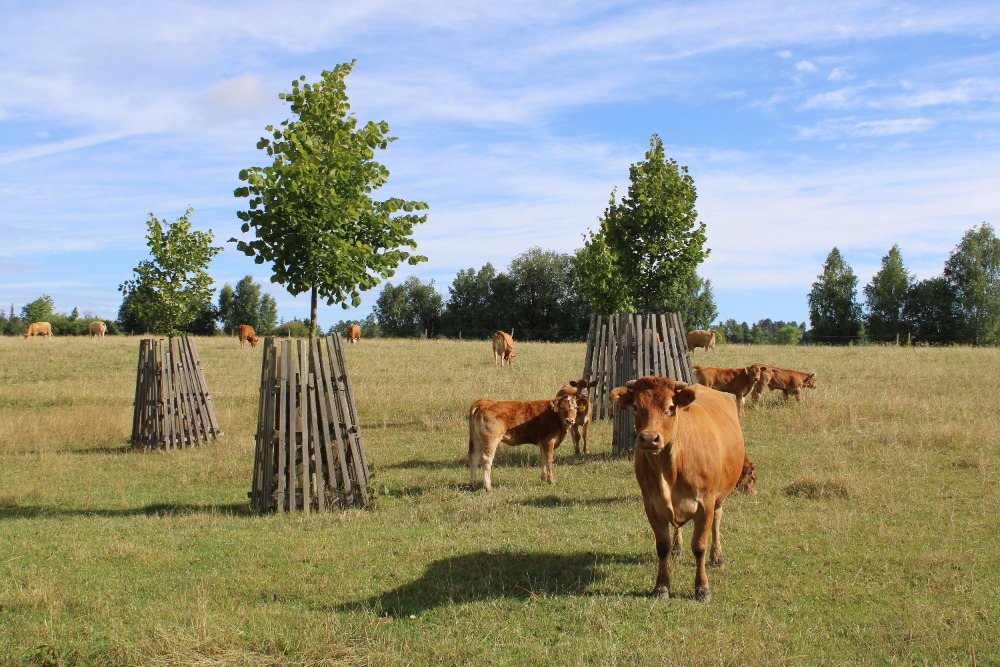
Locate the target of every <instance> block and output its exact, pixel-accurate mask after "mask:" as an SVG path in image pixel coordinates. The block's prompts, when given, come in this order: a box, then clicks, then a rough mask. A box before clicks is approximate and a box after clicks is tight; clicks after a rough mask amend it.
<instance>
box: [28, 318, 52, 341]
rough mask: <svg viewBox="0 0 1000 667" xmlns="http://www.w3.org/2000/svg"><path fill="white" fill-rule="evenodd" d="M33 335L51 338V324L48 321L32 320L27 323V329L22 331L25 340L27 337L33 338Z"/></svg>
mask: <svg viewBox="0 0 1000 667" xmlns="http://www.w3.org/2000/svg"><path fill="white" fill-rule="evenodd" d="M35 336H46V337H48V338H52V325H51V324H49V323H48V322H32V323H31V324H29V325H28V330H27V331H25V332H24V338H25V340H27V339H28V338H29V337H30V338H34V337H35Z"/></svg>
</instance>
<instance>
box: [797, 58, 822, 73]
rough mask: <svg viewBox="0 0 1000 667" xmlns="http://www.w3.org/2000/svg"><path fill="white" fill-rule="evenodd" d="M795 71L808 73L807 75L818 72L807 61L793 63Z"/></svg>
mask: <svg viewBox="0 0 1000 667" xmlns="http://www.w3.org/2000/svg"><path fill="white" fill-rule="evenodd" d="M795 70H796V71H798V72H809V73H812V72H816V71H818V70H817V68H816V66H815V65H813V64H812V63H811V62H809V61H808V60H800V61H799V62H797V63H795Z"/></svg>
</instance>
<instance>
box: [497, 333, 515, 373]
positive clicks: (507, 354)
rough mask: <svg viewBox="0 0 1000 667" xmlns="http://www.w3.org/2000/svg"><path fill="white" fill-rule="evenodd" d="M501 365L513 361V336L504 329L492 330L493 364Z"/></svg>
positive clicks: (509, 363) (506, 364)
mask: <svg viewBox="0 0 1000 667" xmlns="http://www.w3.org/2000/svg"><path fill="white" fill-rule="evenodd" d="M497 362H499V363H500V365H501V366H510V365H511V364H513V363H514V338H513V337H512V336H511V335H510V334H509V333H507V332H505V331H495V332H493V365H494V366H496V365H497Z"/></svg>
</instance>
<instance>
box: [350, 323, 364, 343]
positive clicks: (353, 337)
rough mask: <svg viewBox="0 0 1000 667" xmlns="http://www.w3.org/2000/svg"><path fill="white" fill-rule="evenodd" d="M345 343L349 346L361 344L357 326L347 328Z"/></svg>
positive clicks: (359, 329)
mask: <svg viewBox="0 0 1000 667" xmlns="http://www.w3.org/2000/svg"><path fill="white" fill-rule="evenodd" d="M347 342H348V343H350V344H351V345H354V344H355V343H360V342H361V327H360V326H358V325H357V324H352V325H350V326H349V327H347Z"/></svg>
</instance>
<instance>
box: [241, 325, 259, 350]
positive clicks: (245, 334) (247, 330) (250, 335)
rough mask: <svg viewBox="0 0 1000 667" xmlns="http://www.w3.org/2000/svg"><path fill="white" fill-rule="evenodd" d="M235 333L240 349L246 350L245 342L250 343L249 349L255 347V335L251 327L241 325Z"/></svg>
mask: <svg viewBox="0 0 1000 667" xmlns="http://www.w3.org/2000/svg"><path fill="white" fill-rule="evenodd" d="M236 333H237V335H238V336H239V337H240V348H242V349H246V346H247V341H249V342H250V347H257V333H256V332H255V331H254V330H253V327H252V326H250V325H249V324H241V325H240V328H239V331H237V332H236Z"/></svg>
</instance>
